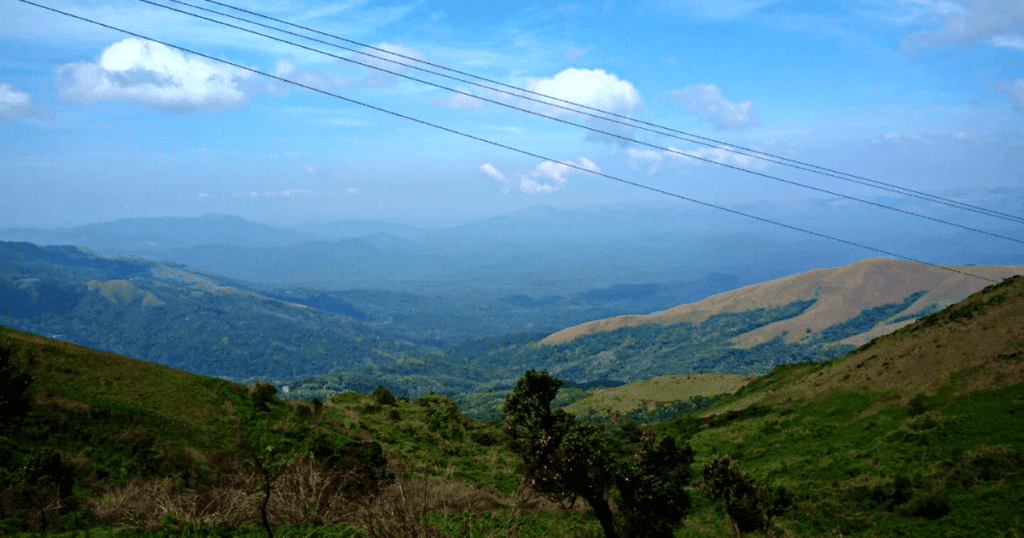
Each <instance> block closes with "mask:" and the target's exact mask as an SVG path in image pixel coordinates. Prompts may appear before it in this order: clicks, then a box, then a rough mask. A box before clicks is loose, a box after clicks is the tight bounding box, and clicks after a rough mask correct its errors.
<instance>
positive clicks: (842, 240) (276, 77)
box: [18, 0, 998, 283]
mask: <svg viewBox="0 0 1024 538" xmlns="http://www.w3.org/2000/svg"><path fill="white" fill-rule="evenodd" d="M18 1H20V2H22V3H25V4H29V5H32V6H36V7H39V8H42V9H45V10H48V11H52V12H54V13H59V14H61V15H64V16H67V17H71V18H74V19H78V20H81V21H85V22H88V23H90V24H95V25H97V26H102V27H104V28H108V29H110V30H115V31H117V32H121V33H123V34H127V35H130V36H133V37H137V38H140V39H145V40H147V41H152V42H154V43H159V44H161V45H164V46H165V47H170V48H174V49H178V50H180V51H183V52H187V53H189V54H194V55H196V56H200V57H203V58H206V59H208V60H212V61H215V62H218V63H222V64H225V65H230V66H232V67H234V68H236V69H241V70H244V71H249V72H251V73H255V74H257V75H262V76H265V77H267V78H272V79H275V80H279V81H281V82H285V83H288V84H292V85H294V86H298V87H300V88H305V89H307V90H311V91H314V92H317V93H321V94H324V95H328V96H331V97H334V98H336V99H341V100H342V101H347V102H349V103H352V104H356V105H359V106H362V107H366V108H369V109H372V110H376V111H378V112H383V113H385V114H389V115H392V116H396V117H399V118H402V119H406V120H409V121H412V122H416V123H419V124H422V125H427V126H429V127H434V128H435V129H441V130H442V131H446V132H449V133H453V134H457V135H459V136H463V137H465V138H469V139H472V140H477V141H479V142H483V143H485V144H490V145H492V146H497V147H500V148H503V149H507V150H510V151H514V152H516V153H520V154H522V155H527V156H529V157H533V158H536V159H541V160H543V161H549V162H553V163H557V164H560V165H562V166H565V167H567V168H573V169H575V170H579V171H581V172H586V173H589V174H594V175H597V176H601V177H605V178H608V179H612V180H615V181H619V182H621V183H625V184H627V185H633V186H634V187H640V188H642V189H647V190H649V191H652V192H657V193H660V194H665V195H668V196H672V197H675V198H679V199H681V200H686V201H688V202H693V203H695V204H700V205H703V206H707V207H711V208H714V209H719V210H722V211H727V212H729V213H734V214H737V215H742V216H744V217H748V218H752V219H755V220H759V221H762V222H767V223H769V224H774V225H776V226H782V227H784V228H789V229H791V230H797V231H800V232H804V233H808V234H811V235H816V236H818V237H822V238H825V239H830V240H832V241H838V242H840V243H845V244H847V245H853V246H855V247H860V248H863V249H867V250H871V251H874V252H878V253H881V254H885V255H887V256H894V257H897V258H902V259H904V260H909V261H913V262H917V263H921V264H924V265H930V266H932V267H938V268H940V269H945V270H947V271H951V272H954V273H959V274H962V275H966V276H972V277H974V278H979V279H981V280H986V281H988V282H993V283H998V281H996V280H992V279H990V278H986V277H983V276H978V275H975V274H971V273H966V272H963V271H958V270H956V269H952V268H950V267H945V266H941V265H936V264H934V263H928V262H926V261H922V260H918V259H915V258H911V257H909V256H902V255H900V254H896V253H893V252H888V251H885V250H881V249H877V248H874V247H869V246H867V245H862V244H860V243H854V242H853V241H847V240H845V239H840V238H838V237H832V236H829V235H825V234H821V233H818V232H814V231H811V230H807V229H804V228H800V227H797V226H792V225H789V224H784V223H781V222H778V221H774V220H771V219H766V218H763V217H758V216H756V215H751V214H749V213H744V212H742V211H737V210H735V209H729V208H727V207H723V206H719V205H716V204H712V203H709V202H703V201H700V200H696V199H693V198H688V197H686V196H683V195H681V194H676V193H673V192H668V191H665V190H662V189H658V188H655V187H651V186H648V185H644V184H641V183H636V182H634V181H629V180H626V179H622V178H620V177H617V176H613V175H610V174H605V173H603V172H597V171H594V170H591V169H589V168H586V167H583V166H579V165H575V164H573V163H571V162H568V163H567V162H562V161H559V160H556V159H551V158H548V157H545V156H543V155H539V154H536V153H532V152H529V151H526V150H522V149H519V148H515V147H512V146H509V145H506V144H502V143H500V142H495V141H493V140H487V139H486V138H481V137H478V136H475V135H471V134H468V133H463V132H461V131H457V130H455V129H451V128H448V127H444V126H443V125H438V124H435V123H431V122H428V121H425V120H421V119H418V118H414V117H412V116H407V115H405V114H402V113H399V112H394V111H391V110H387V109H385V108H381V107H378V106H374V105H371V104H368V103H363V102H361V101H356V100H355V99H349V98H348V97H344V96H342V95H338V94H336V93H333V92H329V91H326V90H321V89H319V88H314V87H312V86H308V85H306V84H302V83H300V82H295V81H293V80H289V79H286V78H284V77H279V76H277V75H272V74H270V73H266V72H264V71H260V70H258V69H255V68H252V67H246V66H244V65H241V64H237V63H234V62H231V61H228V60H222V59H220V58H215V57H213V56H210V55H208V54H203V53H201V52H197V51H194V50H192V49H188V48H185V47H182V46H179V45H173V44H171V43H168V42H165V41H160V40H158V39H153V38H150V37H147V36H144V35H142V34H138V33H135V32H132V31H129V30H124V29H122V28H118V27H116V26H112V25H109V24H106V23H102V22H98V21H94V20H92V19H88V18H86V17H82V16H79V15H75V14H72V13H68V12H66V11H61V10H59V9H56V8H52V7H48V6H44V5H42V4H37V3H35V2H32V1H31V0H18Z"/></svg>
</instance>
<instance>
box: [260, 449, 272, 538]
mask: <svg viewBox="0 0 1024 538" xmlns="http://www.w3.org/2000/svg"><path fill="white" fill-rule="evenodd" d="M260 470H261V471H263V478H264V479H265V480H266V482H264V483H263V488H264V489H263V491H264V493H265V494H266V495H265V496H264V497H263V504H262V505H260V516H261V517H262V518H263V528H264V529H267V537H268V538H274V531H272V530H270V522H269V521H267V505H268V504H270V476H269V475H268V474H267V470H266V469H264V468H263V467H262V466H261V467H260Z"/></svg>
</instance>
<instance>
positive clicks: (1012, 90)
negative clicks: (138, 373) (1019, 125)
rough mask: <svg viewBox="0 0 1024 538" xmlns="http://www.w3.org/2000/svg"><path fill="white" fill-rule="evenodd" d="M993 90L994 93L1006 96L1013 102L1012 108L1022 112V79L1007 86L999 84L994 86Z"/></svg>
mask: <svg viewBox="0 0 1024 538" xmlns="http://www.w3.org/2000/svg"><path fill="white" fill-rule="evenodd" d="M995 88H996V91H998V92H1000V93H1004V94H1006V95H1007V97H1009V98H1010V99H1012V100H1013V102H1014V108H1016V109H1017V110H1024V78H1019V79H1017V80H1014V81H1013V82H1011V83H1009V84H1005V83H1002V82H1000V83H998V84H996V85H995Z"/></svg>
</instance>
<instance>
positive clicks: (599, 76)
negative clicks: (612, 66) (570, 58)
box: [523, 68, 644, 116]
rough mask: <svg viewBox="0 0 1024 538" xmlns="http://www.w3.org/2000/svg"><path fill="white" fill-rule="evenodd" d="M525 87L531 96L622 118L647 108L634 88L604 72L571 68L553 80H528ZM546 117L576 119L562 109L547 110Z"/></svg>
mask: <svg viewBox="0 0 1024 538" xmlns="http://www.w3.org/2000/svg"><path fill="white" fill-rule="evenodd" d="M523 87H524V88H526V89H527V90H530V91H532V92H536V93H540V94H543V95H548V96H551V97H557V98H558V99H564V100H566V101H572V102H574V103H579V104H581V105H585V106H588V107H591V108H597V109H599V110H606V111H609V112H615V113H616V114H623V115H625V114H628V113H630V112H632V111H634V110H636V109H638V108H640V107H642V106H643V104H644V103H643V99H641V98H640V93H639V92H638V91H636V88H634V87H633V84H631V83H630V82H628V81H625V80H622V79H620V78H619V77H617V76H615V75H613V74H611V73H607V72H605V71H604V70H602V69H576V68H569V69H566V70H564V71H562V72H560V73H558V74H557V75H555V76H553V77H550V78H527V79H526V80H525V81H524V82H523ZM531 103H532V102H531ZM559 104H562V103H559ZM570 106H571V105H570ZM544 108H545V109H547V107H544ZM545 113H546V114H548V115H551V116H567V115H573V113H572V112H568V111H566V110H563V109H548V110H546V111H545Z"/></svg>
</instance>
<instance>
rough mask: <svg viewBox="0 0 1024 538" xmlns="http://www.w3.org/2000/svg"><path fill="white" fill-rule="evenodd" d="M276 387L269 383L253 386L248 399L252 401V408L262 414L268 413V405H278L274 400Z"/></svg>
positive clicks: (275, 399)
mask: <svg viewBox="0 0 1024 538" xmlns="http://www.w3.org/2000/svg"><path fill="white" fill-rule="evenodd" d="M276 396H277V387H275V386H273V385H271V384H269V383H259V382H257V383H256V384H255V385H254V389H253V392H252V394H251V395H250V398H251V399H252V406H253V408H254V409H255V410H256V411H258V412H262V413H268V412H270V404H271V403H273V402H278V403H280V400H278V399H277V398H276Z"/></svg>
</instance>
